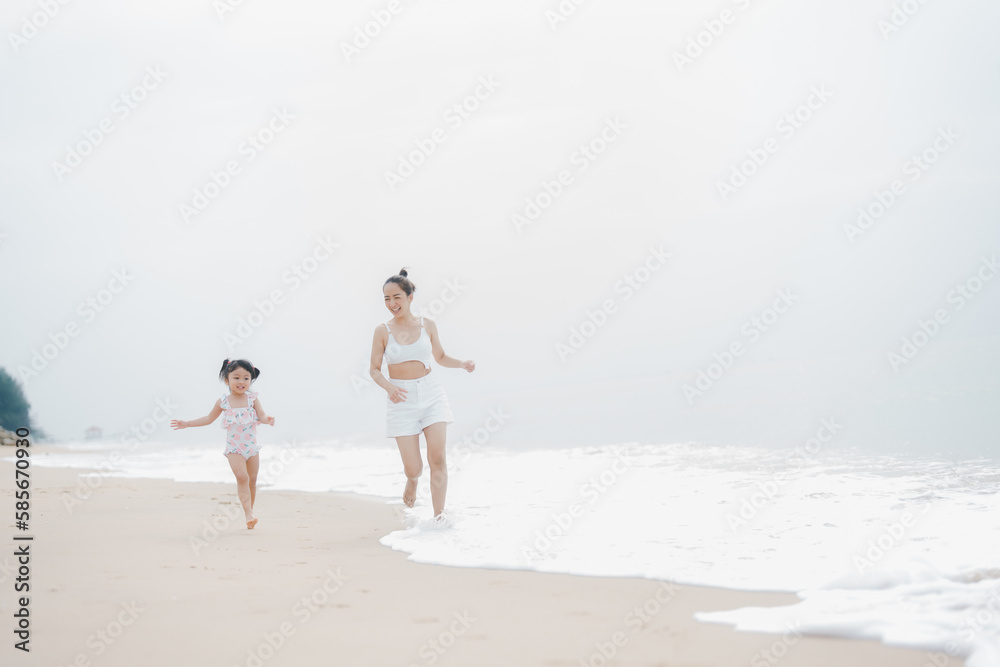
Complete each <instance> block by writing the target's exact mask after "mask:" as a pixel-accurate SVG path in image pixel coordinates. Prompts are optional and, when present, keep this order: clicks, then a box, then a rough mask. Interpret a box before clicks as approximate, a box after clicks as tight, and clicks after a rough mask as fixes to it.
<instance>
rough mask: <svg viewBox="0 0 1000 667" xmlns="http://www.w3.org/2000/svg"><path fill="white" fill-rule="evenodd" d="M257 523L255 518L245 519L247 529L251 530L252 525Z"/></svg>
mask: <svg viewBox="0 0 1000 667" xmlns="http://www.w3.org/2000/svg"><path fill="white" fill-rule="evenodd" d="M256 525H257V519H250V520H249V521H247V530H253V527H254V526H256Z"/></svg>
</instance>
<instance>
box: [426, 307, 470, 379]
mask: <svg viewBox="0 0 1000 667" xmlns="http://www.w3.org/2000/svg"><path fill="white" fill-rule="evenodd" d="M424 328H425V329H427V335H428V336H430V337H431V352H432V353H433V354H434V360H435V361H437V362H438V363H439V364H441V365H442V366H444V367H445V368H464V369H465V370H467V371H469V372H470V373H471V372H472V371H474V370H476V362H474V361H461V360H459V359H456V358H455V357H449V356H448V355H447V354H445V353H444V347H442V346H441V337H440V336H438V329H437V323H436V322H435V321H434V320H431V319H429V318H426V317H425V318H424Z"/></svg>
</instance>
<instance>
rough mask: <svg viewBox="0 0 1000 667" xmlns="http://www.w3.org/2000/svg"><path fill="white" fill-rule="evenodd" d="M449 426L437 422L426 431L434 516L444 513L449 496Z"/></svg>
mask: <svg viewBox="0 0 1000 667" xmlns="http://www.w3.org/2000/svg"><path fill="white" fill-rule="evenodd" d="M447 429H448V424H447V423H446V422H437V423H434V424H431V425H430V426H428V427H427V428H425V429H424V438H425V439H426V440H427V465H428V467H430V469H431V502H432V503H433V505H434V516H435V517H437V516H440V514H441V512H443V511H444V498H445V496H446V495H447V494H448V462H447V461H446V460H445V453H444V444H445V436H446V434H447Z"/></svg>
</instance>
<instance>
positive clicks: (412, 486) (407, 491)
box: [403, 479, 417, 507]
mask: <svg viewBox="0 0 1000 667" xmlns="http://www.w3.org/2000/svg"><path fill="white" fill-rule="evenodd" d="M415 502H417V480H415V479H408V480H406V488H404V489H403V504H404V505H406V506H407V507H413V504H414V503H415Z"/></svg>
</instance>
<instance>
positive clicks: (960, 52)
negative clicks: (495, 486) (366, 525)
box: [0, 0, 1000, 451]
mask: <svg viewBox="0 0 1000 667" xmlns="http://www.w3.org/2000/svg"><path fill="white" fill-rule="evenodd" d="M43 4H44V3H43ZM233 4H235V3H230V5H233ZM904 4H906V3H904ZM910 4H912V5H915V6H916V7H918V9H916V11H915V12H914V13H912V14H906V13H905V12H902V10H901V9H900V10H896V11H895V13H894V4H893V3H892V2H888V1H884V0H878V1H875V2H872V1H870V0H865V1H861V0H847V1H845V2H838V3H829V2H818V1H816V2H789V1H782V0H767V1H761V2H755V1H750V2H747V1H745V0H738V1H736V2H728V3H727V2H720V3H716V4H714V5H711V6H709V5H706V4H705V3H701V2H695V1H693V0H691V1H684V2H672V3H663V2H656V1H653V0H627V1H622V2H608V1H602V0H590V1H589V2H585V3H583V4H582V5H581V6H579V7H577V8H576V10H575V11H574V12H573V13H571V14H568V15H565V14H563V13H560V9H559V8H560V7H564V8H565V7H571V6H575V5H573V3H570V2H563V3H561V4H560V3H559V2H556V1H555V0H552V1H551V2H526V1H520V0H508V1H506V2H502V3H501V2H481V1H478V0H462V1H460V2H459V1H458V0H451V1H440V2H433V3H432V2H412V1H408V0H403V1H402V2H400V3H398V4H397V3H390V2H388V0H386V1H385V2H365V3H335V4H330V3H321V2H316V1H306V0H296V1H293V2H284V3H273V2H262V1H261V0H248V1H246V2H242V3H240V4H239V5H238V6H235V7H229V10H231V11H229V10H227V9H224V8H225V7H227V5H224V4H223V3H222V2H216V3H214V4H213V2H211V1H210V0H198V1H188V0H179V1H176V2H171V3H141V4H135V3H128V2H124V0H98V1H95V2H88V3H68V4H66V5H65V6H63V5H57V6H58V11H56V12H55V14H54V15H53V16H51V17H47V16H44V14H43V13H42V12H43V10H42V9H40V5H39V4H38V3H37V2H22V1H20V0H16V1H14V0H12V1H10V2H7V3H6V4H5V8H4V10H3V28H4V30H5V32H6V33H7V44H6V48H5V49H2V50H0V52H2V55H0V59H2V66H0V85H2V90H3V91H4V100H5V101H4V103H3V104H2V105H0V128H2V129H0V131H2V133H3V137H4V139H3V151H2V152H0V188H2V201H3V203H4V207H3V208H4V215H3V218H2V219H0V234H2V236H0V271H2V276H3V280H4V285H5V287H4V291H3V303H2V306H3V312H4V317H5V320H4V321H5V323H6V326H4V327H3V328H2V330H0V365H2V366H3V367H4V368H6V369H7V370H8V371H9V372H10V373H11V374H12V375H14V376H15V377H16V378H18V379H20V380H22V381H23V384H24V387H25V391H26V393H27V396H28V399H29V401H30V402H31V404H32V410H33V417H34V419H35V420H36V422H37V424H38V425H39V426H40V427H41V428H43V429H44V430H45V431H47V432H48V433H49V434H50V435H52V436H53V437H55V438H57V439H61V440H67V439H76V438H80V437H82V434H83V431H84V429H85V428H87V427H89V426H93V425H96V426H99V427H101V428H103V429H104V431H105V432H106V433H107V434H119V433H122V432H124V431H126V430H127V429H129V428H130V427H131V426H133V425H136V424H139V423H141V422H142V421H143V420H145V419H147V418H149V417H150V415H152V414H153V413H154V408H155V407H156V405H157V401H158V400H160V401H166V402H168V403H170V404H173V405H176V406H177V408H176V410H177V412H176V414H175V415H174V416H175V417H177V418H186V419H190V418H194V417H197V416H201V415H203V414H205V413H207V411H208V410H209V408H210V407H211V405H212V403H213V401H214V400H215V399H216V398H217V397H218V396H219V395H221V393H222V390H223V388H222V385H221V384H219V382H218V380H217V378H216V373H217V370H218V367H219V365H220V364H221V362H222V360H223V359H224V358H225V357H227V356H231V355H232V354H236V355H237V356H242V357H246V358H249V359H250V360H251V361H253V362H254V363H255V364H256V365H258V366H259V367H261V368H262V369H263V374H262V376H261V379H260V380H259V383H258V390H259V391H260V392H261V398H262V400H263V401H264V403H265V405H266V407H267V410H268V412H269V413H270V414H273V415H275V416H276V417H277V419H278V426H277V427H276V428H275V429H274V431H273V432H272V433H270V434H269V435H268V437H269V438H271V439H272V440H273V439H279V438H282V439H290V438H340V437H346V436H353V437H362V436H361V435H359V434H364V437H370V438H372V442H381V440H379V438H380V437H381V433H382V432H383V426H384V402H385V397H384V392H383V391H382V390H380V389H378V388H377V387H374V386H372V385H370V384H369V383H368V382H367V363H368V361H367V360H368V355H369V350H370V344H371V336H372V330H373V328H374V327H375V326H376V325H377V324H378V323H379V322H381V321H384V320H386V319H388V313H387V311H385V310H384V306H383V304H382V294H381V285H382V283H383V281H384V280H385V279H386V278H387V277H388V276H390V275H392V274H393V273H395V272H396V271H397V270H398V269H399V268H400V266H402V265H406V266H409V267H411V277H412V278H413V280H414V282H415V283H416V284H417V288H418V291H417V298H416V302H415V303H416V305H417V306H418V307H419V308H421V309H423V312H427V313H428V314H433V316H434V317H435V318H436V319H437V321H438V323H439V328H440V331H441V335H442V340H443V342H444V345H445V349H446V351H447V352H448V353H449V354H451V355H453V356H456V357H459V358H463V359H469V358H471V359H474V360H475V361H476V362H477V364H478V366H479V368H478V370H477V371H476V372H475V373H474V374H472V375H467V374H465V373H464V371H458V370H452V369H444V368H440V367H438V368H435V370H434V372H435V373H439V374H440V375H441V377H442V378H443V380H444V381H445V383H446V387H447V389H448V391H449V395H450V396H451V398H452V403H453V407H454V408H455V411H456V416H457V421H456V423H455V424H454V425H452V426H451V427H450V428H451V431H450V432H451V433H452V437H453V438H458V437H461V436H462V435H463V434H469V433H472V432H473V431H474V429H476V428H477V427H480V426H482V425H483V424H484V420H485V419H486V418H487V417H488V414H489V410H490V409H501V410H505V411H506V413H507V414H509V415H511V417H510V419H509V423H508V424H507V425H505V427H504V428H503V429H501V430H500V431H499V432H498V433H496V434H494V436H493V437H494V439H495V442H497V443H507V444H511V445H517V444H524V445H537V444H546V443H555V444H574V443H586V444H599V443H605V442H618V441H633V440H638V441H644V442H674V441H687V440H697V441H704V442H716V443H756V444H772V445H775V446H793V445H795V444H798V443H799V441H801V440H802V439H804V438H806V437H808V436H809V435H810V434H812V433H813V432H815V430H816V429H817V428H818V427H819V425H820V423H821V422H820V420H821V419H822V418H825V417H830V416H836V417H837V418H839V419H841V420H842V421H843V422H844V423H845V424H847V426H846V427H845V431H844V433H845V435H844V438H845V442H850V441H856V442H858V443H872V444H875V445H877V444H879V443H895V444H899V445H900V446H903V447H906V446H912V447H914V448H916V449H922V450H927V449H931V450H934V449H940V450H954V449H962V448H972V449H975V450H976V451H988V447H989V445H990V444H993V443H996V436H995V435H993V431H994V430H995V429H994V428H993V427H994V426H995V425H994V424H993V423H992V422H993V420H994V415H995V406H996V400H997V398H1000V392H998V383H997V379H996V376H997V371H998V370H1000V345H998V343H1000V308H998V306H1000V280H992V281H991V278H992V277H993V272H996V271H997V269H996V268H991V267H992V266H993V265H992V264H991V261H995V258H996V254H997V252H998V250H1000V218H998V213H1000V201H998V198H1000V188H998V187H997V186H998V176H1000V169H998V166H997V156H998V154H1000V153H998V148H1000V130H998V129H997V127H996V119H997V118H998V117H1000V85H998V80H997V77H998V75H1000V67H998V65H1000V43H998V42H997V40H996V35H995V26H996V25H997V24H998V23H997V21H998V20H1000V6H997V4H996V3H994V2H987V1H985V0H982V1H980V0H965V1H958V2H951V3H927V4H920V5H918V4H917V3H910ZM907 6H908V7H909V5H907ZM393 9H395V10H397V11H396V13H393V12H392V10H393ZM910 9H913V8H912V7H911V8H910ZM50 11H52V10H51V9H50ZM379 22H381V23H383V24H385V25H380V23H379ZM37 26H41V27H37ZM366 30H367V31H368V33H369V34H370V35H373V36H370V37H365V36H364V33H365V31H366ZM359 34H360V35H362V37H359ZM456 105H457V106H456ZM914 158H916V160H915V159H914ZM401 165H403V166H402V167H401ZM387 174H388V175H387ZM720 184H722V185H720ZM894 188H895V192H894V191H893V189H894ZM533 206H537V209H535V208H533ZM859 208H863V209H868V210H869V211H871V212H873V213H874V214H875V215H873V216H872V217H871V218H870V220H862V223H861V224H859V222H858V216H859V213H858V209H859ZM202 209H203V210H202ZM665 255H669V257H668V258H667V259H665V260H664V259H662V258H663V257H664V256H665ZM658 257H659V258H660V259H656V258H658ZM629 281H631V283H630V282H629ZM960 286H961V287H962V289H964V290H966V292H967V296H962V292H961V291H960V290H959V291H956V290H958V288H959V287H960ZM976 290H978V291H976ZM275 296H276V297H277V298H276V299H274V300H273V301H272V298H273V297H275ZM88 303H90V304H91V305H88ZM81 304H82V305H81ZM94 304H96V305H94ZM770 308H774V310H773V312H769V311H768V309H770ZM779 311H780V312H779ZM255 312H263V313H265V316H262V317H261V318H260V319H259V320H258V319H257V316H256V315H252V314H253V313H255ZM942 313H943V314H942ZM936 314H937V316H938V318H939V322H937V323H936V325H935V323H933V322H932V323H930V324H928V322H929V321H931V320H933V319H934V318H935V315H936ZM775 316H776V317H775ZM754 318H758V319H759V320H760V321H761V324H760V325H758V324H755V323H754ZM761 318H763V319H761ZM244 320H246V321H248V324H249V323H250V322H253V323H256V324H257V325H258V326H251V327H250V328H249V329H246V328H245V329H243V330H242V334H245V333H246V332H247V331H249V332H250V335H249V336H248V337H246V339H245V340H243V341H241V342H239V343H238V344H236V345H235V346H233V347H232V348H231V347H230V345H229V344H228V343H227V335H228V336H236V335H240V336H241V337H242V334H241V330H240V329H239V327H240V324H241V321H244ZM594 322H596V324H593V325H591V324H588V323H594ZM921 322H924V328H923V331H928V330H930V331H932V332H933V335H930V334H921V333H920V332H921V331H922V329H921ZM67 327H69V330H70V331H71V332H75V335H69V334H67V333H65V332H66V331H67ZM591 327H592V328H591ZM574 330H575V331H577V332H578V334H577V335H574V334H573V331H574ZM60 332H63V333H60ZM922 335H923V336H924V337H922ZM904 337H906V338H907V339H909V340H910V341H911V342H912V343H914V348H913V354H912V355H911V356H912V358H906V355H905V354H904V352H905V350H904V349H903V348H904V347H905V345H904V341H903V338H904ZM914 337H915V338H914ZM231 340H232V339H230V342H231ZM60 341H61V342H62V343H63V345H62V346H60ZM580 343H582V345H580ZM734 344H735V345H736V346H737V349H739V350H740V353H739V354H737V355H734V357H733V358H732V360H731V363H729V361H727V357H726V355H727V351H728V350H730V349H731V348H732V347H733V345H734ZM917 344H919V345H917ZM46 345H49V346H50V347H48V348H46ZM52 346H57V347H59V348H60V349H57V347H52ZM567 350H571V352H569V351H567ZM890 354H896V355H899V357H902V358H904V359H905V361H903V362H900V361H898V360H897V361H894V357H892V356H890ZM45 356H48V357H51V358H44V357H45ZM899 357H897V358H896V359H898V358H899ZM713 363H718V364H720V367H719V368H718V369H713V368H712V366H711V365H712V364H713ZM33 364H34V365H33ZM722 366H727V367H726V368H722ZM699 373H704V374H705V377H704V378H703V379H702V380H701V384H700V385H699V384H698V379H699ZM709 373H711V374H713V375H715V376H716V377H714V378H708V377H707V376H708V374H709ZM685 387H687V389H685ZM699 387H701V388H699ZM695 390H697V391H695ZM211 428H212V429H214V428H215V427H211ZM153 437H156V438H159V439H164V440H167V441H170V440H176V441H186V440H198V439H200V440H212V439H220V440H219V441H220V442H221V434H217V433H216V432H215V431H214V430H211V431H209V430H206V429H199V430H192V431H189V432H185V433H183V434H181V433H171V432H169V431H168V430H167V429H166V428H165V427H164V428H161V429H160V430H159V431H158V432H157V433H156V434H155V436H153Z"/></svg>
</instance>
